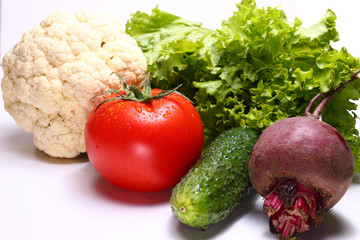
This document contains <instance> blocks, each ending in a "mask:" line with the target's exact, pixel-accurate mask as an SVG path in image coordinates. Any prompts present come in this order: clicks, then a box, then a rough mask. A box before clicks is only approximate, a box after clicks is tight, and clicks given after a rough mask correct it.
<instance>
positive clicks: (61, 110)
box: [1, 10, 147, 158]
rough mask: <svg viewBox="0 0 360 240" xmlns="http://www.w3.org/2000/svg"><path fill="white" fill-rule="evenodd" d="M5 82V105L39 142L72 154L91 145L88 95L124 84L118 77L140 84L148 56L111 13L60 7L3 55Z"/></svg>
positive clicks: (43, 147) (56, 152) (55, 152)
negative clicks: (86, 133) (87, 131)
mask: <svg viewBox="0 0 360 240" xmlns="http://www.w3.org/2000/svg"><path fill="white" fill-rule="evenodd" d="M2 66H3V70H4V77H3V79H2V83H1V87H2V91H3V98H4V103H5V109H6V111H8V112H9V113H10V115H11V116H12V117H13V118H14V119H15V121H16V123H17V124H18V125H19V126H20V127H21V128H23V129H24V130H25V131H26V132H32V133H33V138H34V144H35V146H36V147H37V148H38V149H40V150H42V151H44V152H46V153H47V154H49V155H50V156H53V157H64V158H73V157H76V156H77V155H79V154H80V153H83V152H85V151H86V149H85V140H84V129H85V123H86V120H87V117H88V113H89V112H90V111H91V109H92V108H93V107H94V105H95V104H97V103H98V102H90V101H89V99H90V98H91V97H93V96H94V95H95V94H97V93H99V92H103V91H105V90H107V89H121V86H122V85H121V84H120V81H119V79H118V77H117V76H116V75H114V74H111V73H112V72H116V73H118V74H119V75H121V76H122V77H123V78H124V79H125V80H126V81H127V83H128V84H132V85H135V86H139V85H140V84H141V83H142V81H143V79H144V77H145V74H146V66H147V65H146V59H145V56H144V55H143V53H142V51H141V49H140V48H139V47H138V46H137V43H136V41H135V40H134V39H132V38H131V37H130V36H129V35H127V34H125V29H124V26H123V25H122V24H121V22H120V20H119V19H118V18H117V17H115V16H113V15H109V14H105V13H97V12H91V11H86V10H83V11H80V12H78V13H76V14H75V15H74V14H70V13H66V12H56V13H54V14H52V15H50V16H49V17H47V18H46V19H44V20H43V21H42V22H41V23H40V25H39V26H37V27H35V28H33V29H31V30H29V31H27V32H25V34H24V35H23V38H22V40H21V41H20V42H19V43H17V44H16V45H15V46H14V47H13V49H11V50H10V51H9V52H8V53H7V54H6V55H5V56H4V59H3V63H2Z"/></svg>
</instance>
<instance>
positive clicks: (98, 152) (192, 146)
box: [85, 89, 204, 192]
mask: <svg viewBox="0 0 360 240" xmlns="http://www.w3.org/2000/svg"><path fill="white" fill-rule="evenodd" d="M158 92H160V90H159V89H153V90H152V92H151V93H152V95H155V94H157V93H158ZM109 98H111V96H110V97H109ZM94 110H95V108H94ZM94 110H93V111H92V112H91V113H90V115H89V117H88V121H87V123H86V128H85V143H86V149H87V154H88V157H89V160H90V162H91V164H92V165H93V166H94V168H95V169H96V170H97V172H98V173H99V174H100V175H101V176H102V177H103V178H105V179H106V180H107V181H109V182H111V183H112V184H114V185H116V186H119V187H121V188H124V189H128V190H133V191H140V192H156V191H161V190H165V189H168V188H170V187H173V186H174V185H176V184H177V183H178V182H179V181H180V179H181V177H182V176H184V175H185V174H186V173H187V171H188V170H189V169H190V168H191V167H192V166H193V165H194V164H195V163H196V161H197V160H198V159H199V157H200V155H201V152H202V147H203V143H204V130H203V125H202V121H201V119H200V116H199V114H198V112H197V111H196V109H195V107H194V106H193V105H192V104H191V102H190V101H188V100H187V99H185V98H184V97H182V96H180V95H178V94H176V93H171V94H170V95H168V96H166V97H164V98H161V99H158V100H151V101H149V102H143V103H140V102H136V101H128V100H114V101H109V102H106V103H104V104H103V105H101V106H100V107H99V108H98V109H97V111H96V112H95V113H94Z"/></svg>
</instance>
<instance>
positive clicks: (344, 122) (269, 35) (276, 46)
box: [126, 0, 360, 173]
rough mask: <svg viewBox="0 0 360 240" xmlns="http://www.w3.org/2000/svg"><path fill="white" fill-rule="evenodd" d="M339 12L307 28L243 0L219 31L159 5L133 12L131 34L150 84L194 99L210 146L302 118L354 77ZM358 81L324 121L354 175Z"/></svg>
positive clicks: (357, 64) (358, 167) (359, 165)
mask: <svg viewBox="0 0 360 240" xmlns="http://www.w3.org/2000/svg"><path fill="white" fill-rule="evenodd" d="M335 20H336V15H335V13H334V12H333V11H331V10H328V11H327V12H326V13H325V15H324V17H323V18H322V19H321V20H320V21H319V22H318V23H316V24H314V25H313V26H311V27H309V28H304V27H302V26H301V24H302V23H301V21H300V20H299V19H295V20H294V21H293V22H290V21H289V20H288V19H287V18H286V16H285V14H284V12H283V11H281V10H279V9H277V8H271V7H268V8H267V9H263V8H259V7H257V6H256V3H255V1H254V0H244V1H242V2H241V3H239V4H238V5H237V11H235V12H234V14H233V16H231V17H229V18H228V19H227V20H226V21H224V22H223V23H222V27H221V28H220V29H218V30H211V29H206V28H203V27H201V24H200V23H197V22H191V21H189V20H186V19H184V18H181V17H178V16H174V15H172V14H170V13H166V12H163V11H161V10H159V9H158V8H155V9H154V10H153V11H152V13H151V15H148V14H146V13H143V12H136V13H135V14H133V16H132V18H131V19H130V21H128V23H127V25H126V32H127V33H128V34H129V35H131V36H132V37H134V38H135V39H136V40H137V42H138V44H139V46H140V48H141V49H142V50H143V51H144V53H145V56H146V58H147V60H148V66H149V69H148V70H149V71H150V72H152V73H153V77H152V79H151V82H152V84H153V86H155V87H158V88H163V89H170V88H172V87H174V86H177V85H178V84H179V83H182V84H183V87H182V88H181V90H180V91H181V92H182V93H184V94H185V95H186V96H188V97H189V98H191V99H193V101H194V103H195V105H196V107H197V110H198V112H199V113H200V116H201V118H202V120H203V122H204V131H205V142H206V145H207V144H209V143H210V142H211V140H212V139H214V138H215V137H216V136H217V135H218V134H219V133H221V132H222V131H224V130H225V129H228V128H230V127H235V126H247V127H249V128H251V129H255V130H260V131H263V130H264V129H266V128H267V127H269V126H270V125H271V124H273V123H274V122H277V121H278V120H280V119H284V118H288V117H291V116H299V115H301V114H302V113H303V112H304V111H305V108H306V106H307V103H308V102H309V101H310V100H311V99H312V98H313V97H314V96H315V95H316V94H317V93H318V92H328V91H329V90H330V89H335V88H337V87H338V86H339V85H340V84H341V83H344V82H346V81H347V80H349V76H350V75H351V74H352V73H353V72H355V71H356V70H357V69H359V68H360V61H359V59H358V58H355V57H353V56H352V55H351V54H350V53H348V51H347V50H346V49H345V48H342V49H340V50H337V49H334V48H333V47H332V46H331V43H332V42H335V41H338V40H339V36H338V32H337V30H336V28H335ZM359 89H360V83H359V82H356V83H353V84H352V85H351V86H348V87H347V88H346V89H344V90H343V91H341V92H339V93H338V94H337V95H336V96H335V97H334V98H333V101H331V102H329V103H328V104H327V106H326V108H325V109H324V112H323V114H322V120H323V121H324V122H327V123H329V124H330V125H332V126H333V127H335V128H336V129H337V130H338V131H339V132H340V133H341V134H342V135H343V136H344V138H345V140H346V141H347V142H348V143H349V145H350V148H351V150H352V152H353V155H354V161H355V172H358V173H359V172H360V161H359V155H360V140H359V132H358V130H356V129H355V122H356V118H357V116H356V114H355V113H354V112H353V110H355V109H356V104H355V103H354V102H353V101H352V100H358V99H359V97H360V93H359Z"/></svg>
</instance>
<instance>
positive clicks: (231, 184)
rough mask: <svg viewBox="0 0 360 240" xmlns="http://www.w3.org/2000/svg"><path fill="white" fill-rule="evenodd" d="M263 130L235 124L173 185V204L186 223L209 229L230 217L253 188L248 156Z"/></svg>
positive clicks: (175, 212) (176, 213) (172, 206)
mask: <svg viewBox="0 0 360 240" xmlns="http://www.w3.org/2000/svg"><path fill="white" fill-rule="evenodd" d="M258 136H259V134H258V133H257V132H255V131H253V130H251V129H248V128H244V127H235V128H231V129H229V130H225V131H224V132H223V133H221V134H220V135H219V136H218V137H217V138H216V139H215V140H214V141H213V142H212V143H211V144H210V145H209V147H208V148H207V149H205V150H204V152H203V154H202V156H201V158H200V159H199V161H198V162H197V163H196V164H195V165H194V166H193V167H192V168H191V169H190V171H189V172H188V173H187V174H186V175H185V176H184V177H183V178H182V179H181V181H180V182H179V183H178V184H177V185H176V186H175V187H174V188H173V190H172V194H171V198H170V204H171V209H172V212H173V213H174V215H175V216H176V217H177V218H178V219H179V220H180V221H181V222H182V223H184V224H186V225H188V226H191V227H195V228H201V229H206V228H207V227H208V226H209V225H210V224H214V223H216V222H219V221H220V220H222V219H224V218H226V217H227V216H228V215H229V214H230V212H231V211H232V210H233V209H234V208H235V207H236V206H237V205H238V204H239V203H240V202H241V200H242V199H244V198H245V197H246V196H247V195H248V194H249V192H250V191H251V189H252V187H251V183H250V180H249V175H248V160H249V155H250V152H251V149H252V147H253V145H254V144H255V142H256V140H257V138H258Z"/></svg>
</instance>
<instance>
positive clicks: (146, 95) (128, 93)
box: [90, 72, 192, 113]
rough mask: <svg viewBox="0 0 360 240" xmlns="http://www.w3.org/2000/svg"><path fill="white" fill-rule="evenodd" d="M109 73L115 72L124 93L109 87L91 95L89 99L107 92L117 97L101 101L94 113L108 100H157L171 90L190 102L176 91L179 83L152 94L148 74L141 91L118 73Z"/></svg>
mask: <svg viewBox="0 0 360 240" xmlns="http://www.w3.org/2000/svg"><path fill="white" fill-rule="evenodd" d="M111 74H116V75H117V76H118V78H119V79H120V81H121V84H122V87H123V90H124V92H125V94H124V93H121V92H119V91H116V90H113V89H109V90H106V91H104V92H101V93H98V94H96V95H95V96H94V97H92V98H91V99H90V101H91V100H93V99H94V98H95V97H97V96H101V95H104V94H107V93H113V94H116V95H117V97H114V98H109V99H105V100H104V101H102V102H101V103H100V104H99V105H98V106H97V107H96V108H95V110H94V113H95V112H96V111H97V109H98V108H99V107H100V106H101V105H103V104H104V103H106V102H109V101H115V100H128V101H136V102H150V101H151V100H157V99H161V98H163V97H166V96H168V95H169V94H171V93H173V92H175V93H177V94H179V95H181V96H182V97H184V98H186V99H187V100H189V101H190V102H191V100H190V99H188V98H187V97H186V96H184V95H183V94H181V93H179V92H178V91H176V90H177V89H179V88H180V87H181V86H182V85H181V84H180V85H179V86H177V87H176V88H174V89H172V90H162V91H161V92H159V93H158V94H156V95H154V96H152V95H151V84H150V75H149V74H147V75H146V77H145V80H144V87H143V88H142V91H141V90H140V89H139V88H138V87H136V86H134V85H131V84H127V83H126V81H125V79H124V78H123V77H121V76H120V75H119V74H117V73H115V72H113V73H111ZM191 103H192V102H191Z"/></svg>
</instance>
